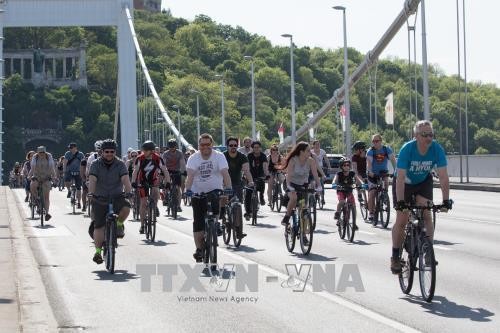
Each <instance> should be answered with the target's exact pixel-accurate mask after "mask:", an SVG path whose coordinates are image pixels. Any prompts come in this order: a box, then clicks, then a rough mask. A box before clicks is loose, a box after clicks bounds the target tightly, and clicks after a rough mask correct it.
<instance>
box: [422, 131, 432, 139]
mask: <svg viewBox="0 0 500 333" xmlns="http://www.w3.org/2000/svg"><path fill="white" fill-rule="evenodd" d="M420 136H421V137H423V138H433V137H434V133H432V132H422V133H420Z"/></svg>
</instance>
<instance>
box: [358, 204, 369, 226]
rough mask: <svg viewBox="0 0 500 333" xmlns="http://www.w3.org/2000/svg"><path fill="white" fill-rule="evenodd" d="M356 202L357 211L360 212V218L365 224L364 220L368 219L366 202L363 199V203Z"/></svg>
mask: <svg viewBox="0 0 500 333" xmlns="http://www.w3.org/2000/svg"><path fill="white" fill-rule="evenodd" d="M358 201H359V210H360V211H361V217H362V218H363V220H364V221H365V222H366V220H367V219H368V207H367V206H366V201H364V199H363V202H361V201H360V200H358Z"/></svg>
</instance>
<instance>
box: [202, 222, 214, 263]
mask: <svg viewBox="0 0 500 333" xmlns="http://www.w3.org/2000/svg"><path fill="white" fill-rule="evenodd" d="M210 222H211V221H209V220H208V221H207V220H205V232H204V235H203V239H204V241H205V242H204V243H205V247H204V248H203V263H204V264H208V262H209V260H210V248H211V244H212V237H211V234H210V230H211V229H210Z"/></svg>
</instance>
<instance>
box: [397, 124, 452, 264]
mask: <svg viewBox="0 0 500 333" xmlns="http://www.w3.org/2000/svg"><path fill="white" fill-rule="evenodd" d="M413 133H415V138H414V139H413V140H412V141H409V142H407V143H405V144H404V145H403V147H402V148H401V150H400V152H399V158H398V165H397V167H398V169H397V174H398V177H397V180H396V195H397V200H398V201H397V205H396V223H395V224H394V226H393V228H392V256H391V271H392V273H393V274H399V273H401V270H402V267H401V262H400V260H399V249H400V247H401V244H402V243H403V237H404V230H405V226H406V223H408V214H409V213H408V212H407V211H404V210H405V208H406V207H407V205H408V204H409V203H410V200H411V196H412V195H416V204H417V205H422V206H427V203H428V202H429V201H431V202H432V199H433V193H432V192H433V185H432V182H433V181H432V175H431V172H432V169H433V167H436V168H437V174H438V177H439V183H440V184H441V192H442V196H443V205H444V206H445V207H446V209H451V208H452V201H451V200H450V197H449V195H450V183H449V178H448V171H447V169H446V166H447V162H446V154H445V152H444V149H443V147H442V146H441V145H440V144H439V143H437V142H436V141H435V140H433V137H434V131H433V129H432V123H431V122H430V121H428V120H420V121H418V122H417V123H416V124H415V126H414V127H413ZM424 222H425V228H426V235H427V236H429V238H430V239H431V241H432V239H433V237H434V227H433V224H432V218H431V214H430V211H428V210H426V211H424Z"/></svg>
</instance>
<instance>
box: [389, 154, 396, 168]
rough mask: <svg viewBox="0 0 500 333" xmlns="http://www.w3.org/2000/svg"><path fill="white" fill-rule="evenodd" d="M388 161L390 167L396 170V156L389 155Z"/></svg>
mask: <svg viewBox="0 0 500 333" xmlns="http://www.w3.org/2000/svg"><path fill="white" fill-rule="evenodd" d="M390 161H391V163H392V167H393V168H394V170H396V156H394V154H391V157H390Z"/></svg>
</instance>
